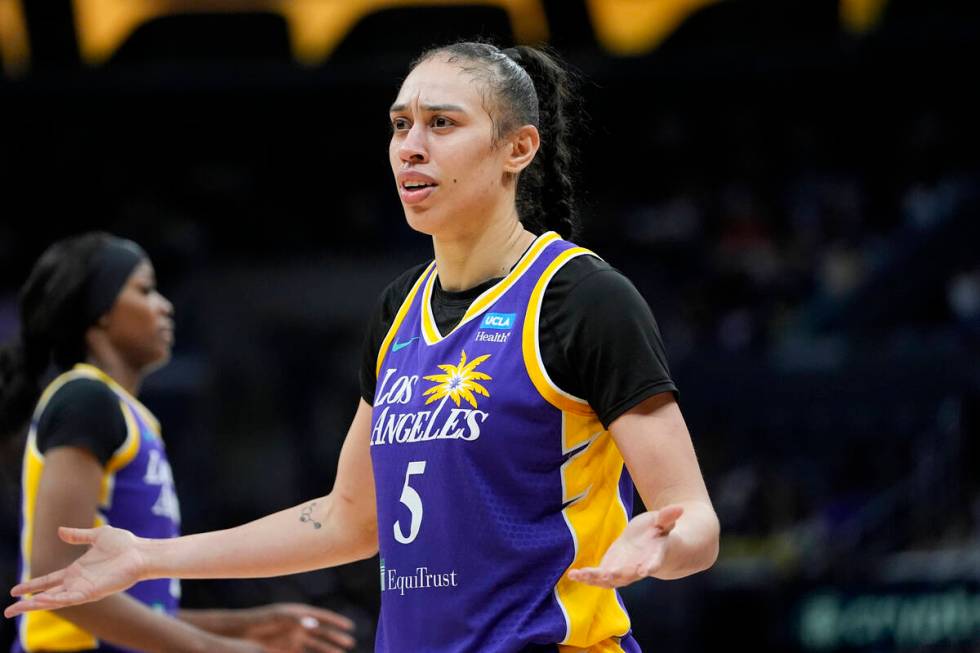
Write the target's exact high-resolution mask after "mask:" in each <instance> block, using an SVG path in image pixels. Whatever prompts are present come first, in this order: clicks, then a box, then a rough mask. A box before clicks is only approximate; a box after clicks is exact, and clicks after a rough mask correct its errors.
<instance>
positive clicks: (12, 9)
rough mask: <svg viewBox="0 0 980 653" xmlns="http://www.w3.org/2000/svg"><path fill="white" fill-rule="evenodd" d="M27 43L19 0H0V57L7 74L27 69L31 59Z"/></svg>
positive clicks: (18, 73)
mask: <svg viewBox="0 0 980 653" xmlns="http://www.w3.org/2000/svg"><path fill="white" fill-rule="evenodd" d="M29 43H30V42H29V41H28V40H27V22H26V21H25V20H24V8H23V7H22V6H21V4H20V0H0V58H2V60H3V69H4V72H6V73H7V75H9V76H11V77H16V76H17V75H20V74H22V73H23V72H24V71H26V70H27V65H28V63H30V59H31V47H30V44H29Z"/></svg>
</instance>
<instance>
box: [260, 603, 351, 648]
mask: <svg viewBox="0 0 980 653" xmlns="http://www.w3.org/2000/svg"><path fill="white" fill-rule="evenodd" d="M242 612H244V613H245V614H246V615H247V619H248V622H247V623H246V624H245V626H244V628H243V630H242V635H241V636H242V637H244V638H245V639H249V640H252V641H253V642H257V643H259V644H261V645H262V646H264V647H265V648H266V650H268V651H269V652H270V653H305V652H306V651H318V652H320V653H343V652H344V651H349V650H351V649H352V648H354V644H356V642H355V640H354V637H353V636H352V635H351V633H353V631H354V622H352V621H351V620H350V619H348V618H347V617H344V616H343V615H339V614H337V613H336V612H331V611H330V610H324V609H323V608H315V607H313V606H309V605H303V604H302V603H273V604H270V605H264V606H261V607H257V608H250V609H248V610H244V611H242Z"/></svg>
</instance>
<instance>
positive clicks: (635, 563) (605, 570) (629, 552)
mask: <svg viewBox="0 0 980 653" xmlns="http://www.w3.org/2000/svg"><path fill="white" fill-rule="evenodd" d="M683 513H684V508H682V507H681V506H676V505H674V506H665V507H663V508H661V509H660V510H650V511H647V512H645V513H643V514H640V515H637V516H636V517H634V518H633V519H632V520H630V523H629V524H627V525H626V529H625V530H623V532H622V533H621V534H620V536H619V537H618V538H616V541H615V542H613V543H612V546H610V547H609V550H608V551H606V555H604V556H603V557H602V562H600V563H599V566H598V567H583V568H581V569H570V570H569V571H568V577H569V578H570V579H571V580H573V581H576V582H579V583H585V584H587V585H595V586H597V587H606V588H612V587H623V586H625V585H629V584H630V583H634V582H636V581H638V580H641V579H643V578H647V577H648V576H652V575H654V574H655V573H657V570H658V569H660V566H661V565H662V564H663V562H664V557H665V555H666V553H667V546H668V542H669V538H668V535H669V534H670V531H672V530H673V529H674V525H675V524H676V523H677V520H678V519H679V518H680V516H681V515H682V514H683Z"/></svg>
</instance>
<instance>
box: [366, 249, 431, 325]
mask: <svg viewBox="0 0 980 653" xmlns="http://www.w3.org/2000/svg"><path fill="white" fill-rule="evenodd" d="M430 263H432V261H423V262H422V263H419V264H418V265H413V266H412V267H410V268H408V269H407V270H405V271H404V272H402V273H401V274H399V275H398V276H397V277H395V278H394V279H393V280H392V281H391V283H389V284H388V285H387V286H385V289H384V290H382V291H381V295H380V296H379V297H378V309H379V311H380V312H381V313H382V314H383V315H387V314H392V315H393V314H394V313H396V312H397V311H398V308H399V307H400V306H401V305H402V302H403V301H405V297H406V296H408V293H409V292H410V291H411V290H412V286H414V285H415V282H416V281H418V279H419V277H421V276H422V273H423V272H425V270H426V268H428V267H429V264H430Z"/></svg>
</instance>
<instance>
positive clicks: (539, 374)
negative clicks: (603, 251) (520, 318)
mask: <svg viewBox="0 0 980 653" xmlns="http://www.w3.org/2000/svg"><path fill="white" fill-rule="evenodd" d="M586 255H589V256H596V254H595V253H594V252H591V251H590V250H587V249H585V248H584V247H573V248H572V249H568V250H565V251H564V252H562V253H561V254H559V255H558V256H556V257H555V260H554V261H552V262H551V263H550V264H549V265H548V267H547V268H545V270H544V272H543V273H541V277H540V278H539V279H538V282H537V284H536V285H535V286H534V290H533V291H532V292H531V298H530V300H529V301H528V303H527V314H526V315H525V317H524V330H523V333H522V334H521V337H522V342H523V346H522V348H521V349H522V350H523V353H524V367H525V368H527V373H528V376H530V377H531V382H532V383H534V387H535V388H537V390H538V392H539V393H540V394H541V396H542V397H544V399H545V400H546V401H547V402H548V403H549V404H551V405H552V406H554V407H555V408H558V409H559V410H563V411H567V412H570V413H576V414H579V415H592V414H593V411H592V407H591V406H589V402H588V401H586V400H585V399H582V398H580V397H576V396H575V395H572V394H570V393H568V392H565V391H564V390H562V389H561V388H559V387H558V386H557V385H556V384H555V382H554V381H552V380H551V377H550V376H549V375H548V370H547V369H545V366H544V361H543V359H542V358H541V343H540V341H539V340H538V328H539V326H540V324H541V303H542V301H543V300H544V292H545V290H546V289H547V288H548V284H549V283H550V282H551V279H552V278H553V277H554V276H555V274H556V273H557V272H558V270H560V269H561V268H562V266H563V265H565V264H566V263H568V262H569V261H571V260H572V259H573V258H575V257H577V256H586Z"/></svg>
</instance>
